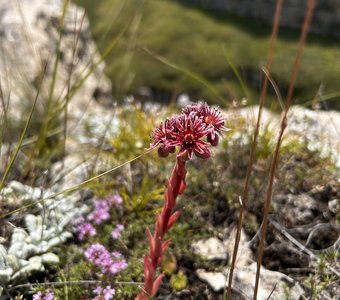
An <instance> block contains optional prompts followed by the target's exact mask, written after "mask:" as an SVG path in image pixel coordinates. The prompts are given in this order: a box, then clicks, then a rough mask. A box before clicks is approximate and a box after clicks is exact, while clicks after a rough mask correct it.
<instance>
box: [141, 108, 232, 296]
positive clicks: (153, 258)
mask: <svg viewBox="0 0 340 300" xmlns="http://www.w3.org/2000/svg"><path fill="white" fill-rule="evenodd" d="M223 130H227V128H225V127H224V119H223V117H222V114H221V112H220V111H219V110H218V109H217V108H211V107H209V106H208V105H207V104H206V103H198V104H193V105H190V106H188V107H186V108H185V109H184V110H183V111H182V114H181V115H176V116H173V117H172V118H170V119H167V120H166V121H165V123H164V124H161V126H160V127H158V128H157V129H156V130H155V131H154V132H153V143H152V144H151V146H150V149H153V148H156V147H157V146H159V148H158V154H159V156H161V157H165V156H168V155H169V153H174V152H175V151H176V147H177V146H179V151H178V154H177V158H176V164H175V166H174V168H173V170H172V173H171V177H170V179H169V181H168V182H167V184H166V188H165V191H164V205H163V208H162V211H161V213H158V214H157V215H156V223H155V232H154V234H152V233H151V232H150V231H149V230H147V237H148V240H149V244H150V252H149V254H146V255H145V257H144V288H143V290H142V291H141V292H140V293H139V294H138V295H137V297H136V298H135V299H136V300H148V299H151V298H152V297H154V296H155V295H156V294H157V291H158V288H159V285H160V284H161V282H162V279H163V277H164V274H163V273H161V274H157V269H158V268H159V266H160V264H161V261H162V258H163V256H164V253H165V251H166V249H167V247H168V245H169V243H170V241H169V240H166V241H165V240H164V236H165V234H166V233H167V232H168V230H169V229H170V228H171V227H172V225H173V224H174V223H175V222H176V221H177V219H178V218H179V216H180V215H181V212H182V210H181V209H180V210H177V211H175V209H176V199H177V196H179V195H181V194H182V193H183V192H184V189H185V176H186V168H185V164H186V161H187V160H190V159H192V157H193V154H194V153H195V154H196V156H198V157H200V158H208V157H210V155H211V153H210V149H209V148H210V146H217V144H218V140H219V134H221V131H223Z"/></svg>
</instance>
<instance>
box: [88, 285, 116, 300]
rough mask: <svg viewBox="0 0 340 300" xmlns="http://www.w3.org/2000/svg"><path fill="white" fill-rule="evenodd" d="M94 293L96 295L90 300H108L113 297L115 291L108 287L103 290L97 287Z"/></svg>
mask: <svg viewBox="0 0 340 300" xmlns="http://www.w3.org/2000/svg"><path fill="white" fill-rule="evenodd" d="M94 292H95V293H96V294H97V296H96V297H94V298H93V299H92V300H103V299H104V300H110V299H112V298H113V296H114V295H115V293H116V291H115V289H113V288H111V286H110V285H108V286H107V287H106V288H105V289H103V288H102V287H100V286H98V287H97V288H96V289H95V290H94Z"/></svg>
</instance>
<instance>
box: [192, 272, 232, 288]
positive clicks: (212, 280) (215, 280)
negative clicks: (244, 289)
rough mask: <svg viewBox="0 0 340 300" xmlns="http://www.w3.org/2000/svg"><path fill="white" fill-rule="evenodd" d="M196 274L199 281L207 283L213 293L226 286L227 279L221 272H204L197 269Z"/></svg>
mask: <svg viewBox="0 0 340 300" xmlns="http://www.w3.org/2000/svg"><path fill="white" fill-rule="evenodd" d="M196 274H197V276H198V278H199V279H201V280H203V281H205V282H207V283H208V284H209V285H210V286H211V288H212V289H213V290H214V291H215V292H220V291H221V290H222V289H223V288H224V286H225V285H226V280H227V277H226V276H224V275H223V273H221V272H206V271H205V270H202V269H197V270H196Z"/></svg>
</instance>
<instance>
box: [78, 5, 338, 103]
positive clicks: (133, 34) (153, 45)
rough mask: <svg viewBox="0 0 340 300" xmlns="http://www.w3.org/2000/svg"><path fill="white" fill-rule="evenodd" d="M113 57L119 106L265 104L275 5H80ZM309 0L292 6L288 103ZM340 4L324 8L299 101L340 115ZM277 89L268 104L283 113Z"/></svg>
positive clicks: (283, 72)
mask: <svg viewBox="0 0 340 300" xmlns="http://www.w3.org/2000/svg"><path fill="white" fill-rule="evenodd" d="M75 2H76V3H77V4H78V5H80V6H83V7H84V8H85V9H86V12H87V15H88V17H89V19H90V22H91V30H92V33H93V37H94V39H95V41H96V43H97V46H98V47H99V50H100V51H101V52H102V53H103V52H104V51H105V49H106V48H107V47H108V46H109V45H110V43H112V42H113V41H114V40H115V39H117V37H119V36H120V35H122V36H123V37H122V38H121V39H119V42H118V46H117V47H114V49H113V51H112V52H111V53H110V54H109V55H108V57H107V58H106V63H107V73H108V76H109V77H110V79H111V80H112V83H113V91H114V96H115V98H116V99H117V100H119V99H121V98H122V97H123V96H125V95H128V94H132V95H134V96H135V97H137V98H139V99H148V100H156V101H160V102H165V103H168V102H171V101H175V100H177V99H178V97H179V96H180V95H182V96H181V97H182V98H183V94H185V97H184V99H186V98H187V97H186V96H188V97H189V99H198V98H205V99H206V100H207V101H208V102H210V103H216V104H219V105H222V106H226V107H228V106H241V105H245V104H255V103H257V102H258V95H259V91H260V85H261V82H262V79H263V76H265V75H264V72H263V70H262V68H263V67H264V66H265V63H266V57H267V52H268V46H269V37H270V34H271V27H272V19H273V16H274V11H275V4H276V1H274V0H229V1H223V0H177V1H169V0H147V1H140V0H127V1H122V0H99V1H92V0H76V1H75ZM306 2H307V1H293V0H287V1H284V4H283V11H282V15H281V22H280V24H281V27H280V32H279V39H278V41H277V45H276V49H275V56H274V63H273V66H272V77H273V80H274V81H275V82H276V84H277V86H278V88H279V90H280V93H281V94H282V97H283V98H284V97H285V93H286V90H287V88H288V84H289V79H290V76H291V68H292V64H293V61H294V57H295V52H296V45H297V41H298V38H299V34H300V28H301V24H302V22H303V19H304V15H305V8H306ZM339 29H340V2H339V1H334V0H319V1H317V3H316V8H315V12H314V17H313V21H312V25H311V28H310V34H309V37H308V41H307V45H306V47H305V51H304V54H303V58H302V66H301V70H300V73H299V77H298V81H297V85H296V89H295V94H294V99H295V103H299V104H302V105H305V106H307V107H314V108H321V109H325V110H329V109H340V87H339V78H340V63H339V62H340V47H339V39H340V30H339ZM277 99H278V97H277V95H276V93H275V91H274V89H273V88H270V89H269V95H268V98H267V106H268V107H273V108H276V107H278V100H277Z"/></svg>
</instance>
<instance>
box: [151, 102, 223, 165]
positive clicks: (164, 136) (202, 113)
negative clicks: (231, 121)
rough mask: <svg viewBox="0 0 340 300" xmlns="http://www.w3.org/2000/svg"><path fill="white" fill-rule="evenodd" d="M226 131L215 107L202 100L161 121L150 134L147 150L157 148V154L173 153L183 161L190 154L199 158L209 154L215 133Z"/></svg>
mask: <svg viewBox="0 0 340 300" xmlns="http://www.w3.org/2000/svg"><path fill="white" fill-rule="evenodd" d="M225 130H228V129H227V128H226V127H224V118H223V116H222V113H221V111H220V110H219V109H218V108H212V107H210V106H209V105H208V104H206V103H197V104H193V105H189V106H187V107H186V108H185V109H183V111H182V114H180V115H174V116H172V117H171V118H170V119H167V120H166V121H165V123H163V124H161V125H160V127H158V128H157V129H156V130H155V131H154V132H153V135H152V139H153V143H152V144H151V146H150V148H149V149H153V148H156V147H157V146H159V148H158V154H159V156H160V157H166V156H168V155H169V153H174V152H175V151H176V147H177V146H178V147H179V151H178V154H177V156H178V157H179V158H181V159H183V160H189V159H192V157H193V154H195V155H196V156H198V157H200V158H204V159H205V158H209V157H210V156H211V152H210V146H217V145H218V141H219V135H220V134H221V133H222V131H225Z"/></svg>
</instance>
